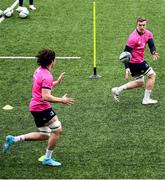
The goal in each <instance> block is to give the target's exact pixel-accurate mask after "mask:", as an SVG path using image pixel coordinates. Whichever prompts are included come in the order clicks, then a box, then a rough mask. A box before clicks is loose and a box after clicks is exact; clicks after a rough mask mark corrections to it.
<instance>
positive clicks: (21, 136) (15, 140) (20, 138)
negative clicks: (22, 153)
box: [14, 135, 25, 142]
mask: <svg viewBox="0 0 165 180" xmlns="http://www.w3.org/2000/svg"><path fill="white" fill-rule="evenodd" d="M24 140H25V136H24V135H20V136H15V137H14V142H19V141H24Z"/></svg>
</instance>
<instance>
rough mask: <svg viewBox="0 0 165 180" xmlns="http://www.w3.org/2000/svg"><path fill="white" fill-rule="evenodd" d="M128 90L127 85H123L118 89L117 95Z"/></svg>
mask: <svg viewBox="0 0 165 180" xmlns="http://www.w3.org/2000/svg"><path fill="white" fill-rule="evenodd" d="M127 88H128V85H127V84H123V85H122V86H120V87H118V90H119V93H120V92H121V91H123V90H126V89H127Z"/></svg>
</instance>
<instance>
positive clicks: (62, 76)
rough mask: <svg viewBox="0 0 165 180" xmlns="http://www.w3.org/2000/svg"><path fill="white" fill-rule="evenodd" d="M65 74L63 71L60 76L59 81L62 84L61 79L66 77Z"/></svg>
mask: <svg viewBox="0 0 165 180" xmlns="http://www.w3.org/2000/svg"><path fill="white" fill-rule="evenodd" d="M64 74H65V72H63V73H61V75H60V76H59V77H58V80H57V81H58V83H59V84H60V83H61V81H62V80H63V79H64Z"/></svg>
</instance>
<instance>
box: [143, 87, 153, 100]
mask: <svg viewBox="0 0 165 180" xmlns="http://www.w3.org/2000/svg"><path fill="white" fill-rule="evenodd" d="M151 92H152V90H148V89H146V90H145V92H144V99H149V98H150V95H151Z"/></svg>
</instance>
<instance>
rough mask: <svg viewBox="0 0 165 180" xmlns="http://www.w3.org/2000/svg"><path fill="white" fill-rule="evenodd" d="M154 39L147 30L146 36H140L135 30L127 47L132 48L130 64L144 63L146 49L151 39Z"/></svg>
mask: <svg viewBox="0 0 165 180" xmlns="http://www.w3.org/2000/svg"><path fill="white" fill-rule="evenodd" d="M152 38H153V34H152V33H151V32H150V31H148V30H145V32H144V34H141V35H140V34H139V33H138V32H137V30H134V31H133V32H132V33H131V34H130V36H129V38H128V41H127V46H129V47H131V48H132V51H131V54H132V59H131V60H130V63H141V62H143V61H144V53H145V47H146V44H147V43H148V40H149V39H152Z"/></svg>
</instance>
